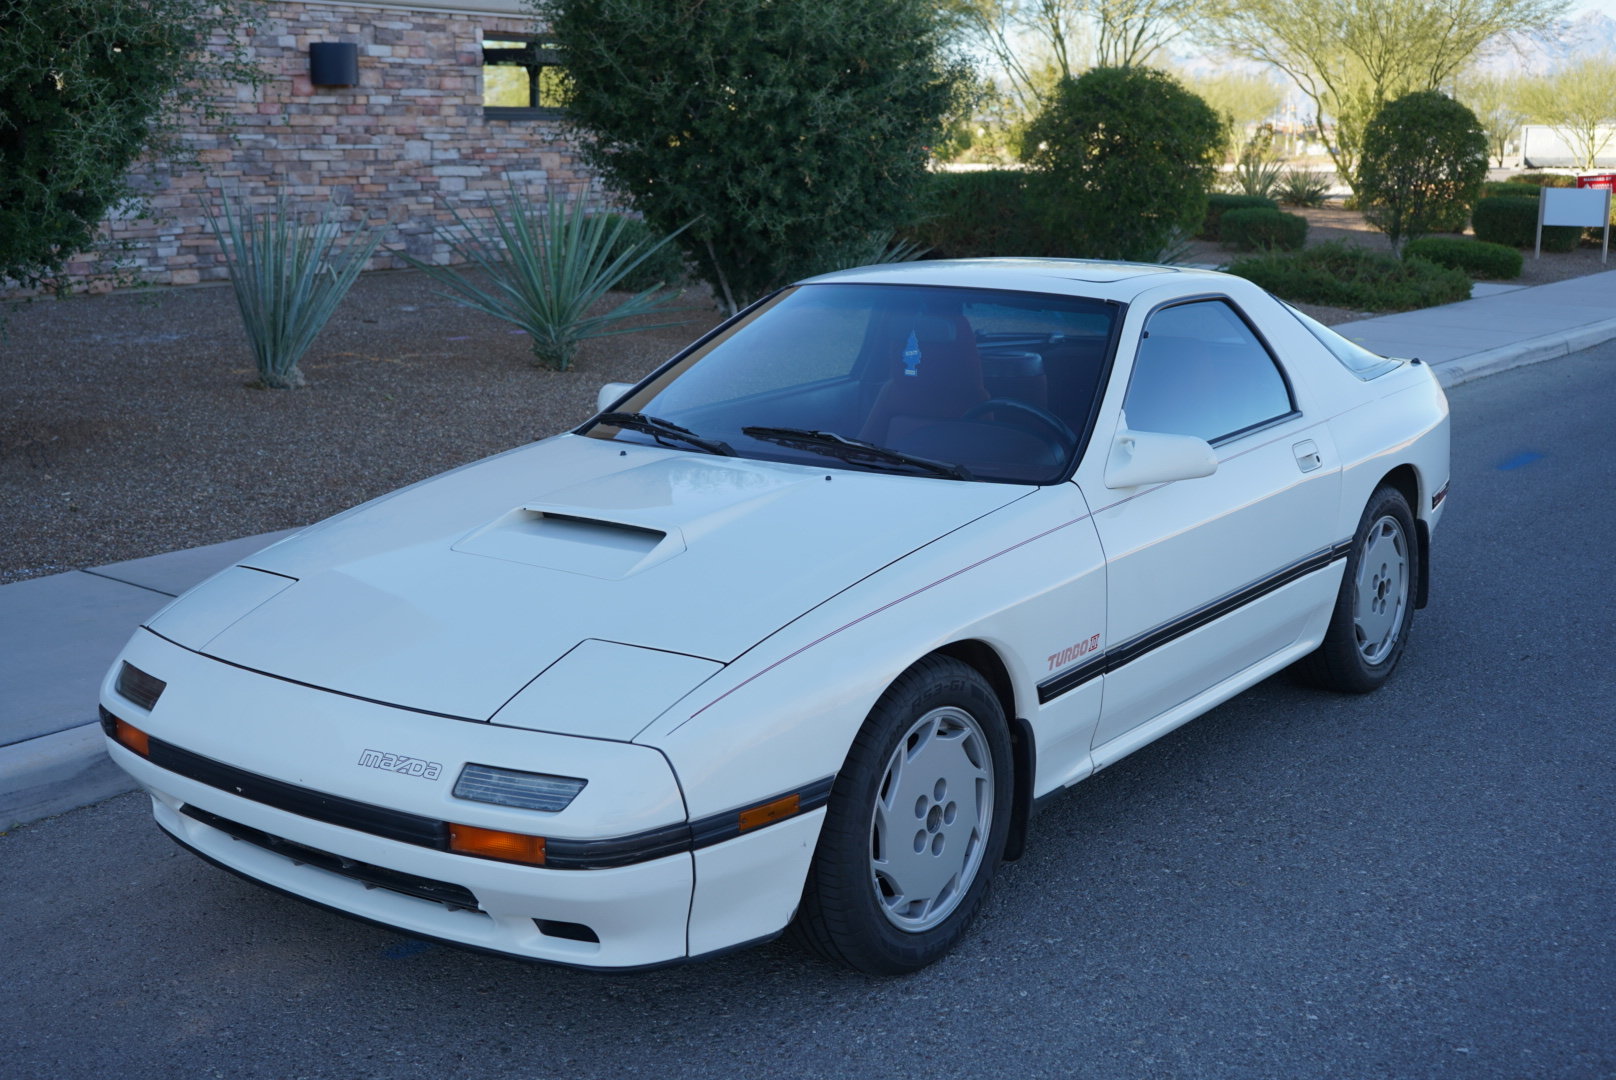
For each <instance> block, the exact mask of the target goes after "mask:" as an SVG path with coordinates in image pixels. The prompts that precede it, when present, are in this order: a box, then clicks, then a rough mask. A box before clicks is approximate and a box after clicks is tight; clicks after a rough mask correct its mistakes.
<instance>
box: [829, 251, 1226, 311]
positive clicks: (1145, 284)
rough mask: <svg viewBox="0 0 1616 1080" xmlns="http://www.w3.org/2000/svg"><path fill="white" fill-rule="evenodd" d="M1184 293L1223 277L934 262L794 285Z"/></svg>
mask: <svg viewBox="0 0 1616 1080" xmlns="http://www.w3.org/2000/svg"><path fill="white" fill-rule="evenodd" d="M1167 275H1178V276H1179V280H1177V281H1175V282H1174V283H1175V284H1181V285H1182V286H1183V287H1184V288H1185V289H1186V290H1187V291H1196V290H1197V289H1219V288H1224V287H1226V283H1227V280H1228V278H1227V275H1224V274H1219V273H1217V272H1215V271H1210V270H1193V269H1189V268H1185V267H1178V266H1154V265H1151V264H1149V263H1130V262H1104V261H1101V260H1097V259H1032V258H992V259H935V260H920V261H916V262H901V263H883V264H881V265H879V266H860V267H856V268H854V269H852V270H839V271H837V272H835V273H831V274H821V275H820V276H818V277H813V278H808V279H807V280H806V281H803V282H799V284H805V285H806V284H815V285H817V284H823V283H826V282H839V283H858V284H872V285H948V286H954V287H956V288H961V287H969V288H978V289H1011V290H1014V291H1016V292H1039V293H1057V294H1064V295H1070V296H1086V297H1093V298H1095V299H1099V300H1117V301H1121V302H1127V301H1129V300H1132V299H1134V298H1135V297H1136V296H1138V295H1139V294H1140V293H1142V292H1144V291H1146V290H1148V289H1154V288H1156V287H1158V286H1160V285H1163V284H1166V283H1167V281H1168V280H1169V278H1168V277H1167Z"/></svg>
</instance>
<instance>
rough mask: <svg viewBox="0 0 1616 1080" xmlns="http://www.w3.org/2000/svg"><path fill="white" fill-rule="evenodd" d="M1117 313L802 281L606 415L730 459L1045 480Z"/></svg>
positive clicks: (636, 433) (1078, 430) (1098, 305)
mask: <svg viewBox="0 0 1616 1080" xmlns="http://www.w3.org/2000/svg"><path fill="white" fill-rule="evenodd" d="M1118 310H1119V309H1118V308H1117V307H1116V306H1115V305H1113V304H1109V303H1105V302H1102V301H1098V300H1087V299H1082V298H1077V297H1067V296H1048V295H1043V294H1037V293H1019V292H1002V291H997V290H986V289H962V288H943V287H934V286H917V285H869V284H836V283H829V284H823V285H801V286H797V287H796V288H793V289H789V290H787V291H785V292H783V293H781V294H779V295H778V296H775V297H773V298H771V299H770V300H769V301H768V302H767V303H765V304H763V305H762V306H761V307H760V308H758V309H757V310H755V311H753V312H751V313H749V314H748V315H747V316H746V317H744V318H742V319H740V320H738V321H737V322H735V323H734V324H732V325H731V326H729V327H726V328H725V329H724V330H723V331H721V332H720V333H719V334H718V335H716V336H715V337H714V338H713V339H712V340H710V341H708V342H706V343H704V344H703V345H701V346H700V347H698V348H696V349H694V350H692V351H691V352H690V353H689V354H688V355H686V356H684V357H682V358H681V359H680V361H679V362H678V363H677V364H675V365H673V366H672V367H671V368H669V369H668V370H667V371H665V372H663V373H662V374H661V375H660V376H659V377H657V378H656V379H655V380H653V381H652V382H651V383H650V384H648V385H647V386H645V387H643V388H641V389H640V390H639V391H638V392H636V393H635V394H633V395H632V396H630V397H629V398H628V399H627V400H626V401H624V402H622V403H621V404H619V405H618V406H617V411H618V412H619V413H639V414H641V415H642V416H646V417H654V418H655V419H656V420H658V421H668V422H671V423H673V424H677V425H679V426H680V427H682V428H685V429H687V430H688V431H689V432H693V433H696V434H698V435H699V436H700V437H701V438H703V439H706V440H716V441H720V442H722V443H725V444H727V446H728V447H730V448H733V450H734V452H735V453H736V454H738V455H740V456H742V457H753V458H764V459H768V460H772V461H792V462H802V463H805V464H810V463H811V464H813V465H815V466H818V467H833V468H851V469H860V470H872V469H873V470H880V471H886V472H900V473H907V474H913V475H929V476H939V475H955V476H958V477H961V478H964V477H969V478H970V479H975V480H991V481H998V482H1002V483H1035V484H1036V483H1052V482H1055V481H1058V480H1061V479H1064V477H1065V474H1066V471H1067V469H1068V467H1069V463H1070V459H1071V457H1072V455H1073V453H1074V452H1075V451H1076V450H1077V448H1078V443H1079V441H1080V439H1081V437H1082V434H1083V432H1084V430H1085V429H1086V428H1087V426H1088V424H1089V417H1090V412H1091V409H1092V406H1093V403H1094V395H1095V392H1096V388H1097V387H1098V385H1099V382H1100V376H1101V373H1102V371H1103V370H1104V368H1105V364H1106V359H1107V354H1108V351H1109V346H1110V341H1111V328H1112V323H1113V320H1114V319H1115V318H1116V316H1117V312H1118ZM646 428H647V425H646V424H645V423H638V424H636V425H635V426H629V425H628V424H627V423H625V424H624V426H621V427H617V426H613V425H611V424H608V423H597V424H595V425H594V426H593V427H591V428H590V429H589V430H588V432H587V434H589V435H590V436H593V437H595V438H605V439H623V440H627V441H633V442H655V441H657V439H656V436H655V435H654V434H652V433H650V432H648V431H647V430H646ZM815 433H825V434H828V435H831V436H835V438H826V437H823V436H821V437H818V438H811V437H809V436H812V435H814V434H815ZM849 444H869V445H870V446H873V447H878V448H881V449H882V450H885V451H892V453H871V452H867V451H866V452H861V451H860V448H859V447H858V446H856V445H849ZM665 445H670V446H675V447H677V448H680V449H689V448H691V447H689V446H688V445H687V444H684V443H680V442H677V441H672V440H669V441H666V442H665ZM906 458H907V459H919V460H917V461H907V460H905V459H906ZM939 464H942V465H946V466H950V467H952V468H949V469H940V468H938V465H939Z"/></svg>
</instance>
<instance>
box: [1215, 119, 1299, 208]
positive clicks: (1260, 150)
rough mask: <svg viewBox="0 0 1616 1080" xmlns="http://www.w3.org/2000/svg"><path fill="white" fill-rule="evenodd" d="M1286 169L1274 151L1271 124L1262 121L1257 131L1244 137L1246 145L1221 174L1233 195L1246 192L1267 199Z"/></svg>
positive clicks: (1271, 195) (1272, 193)
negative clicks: (1248, 137)
mask: <svg viewBox="0 0 1616 1080" xmlns="http://www.w3.org/2000/svg"><path fill="white" fill-rule="evenodd" d="M1284 171H1285V163H1284V162H1283V161H1281V160H1280V159H1279V156H1278V155H1277V154H1275V153H1274V128H1273V125H1271V124H1263V125H1262V126H1261V127H1259V128H1258V129H1257V132H1256V134H1254V135H1252V137H1251V138H1250V139H1249V140H1247V142H1246V145H1245V146H1243V147H1241V148H1240V156H1239V157H1238V158H1236V159H1235V163H1234V169H1233V170H1232V171H1230V172H1227V173H1225V174H1223V175H1222V177H1220V179H1221V180H1222V182H1223V184H1224V186H1225V187H1227V188H1228V189H1229V191H1230V192H1231V193H1233V194H1235V195H1247V196H1252V197H1255V198H1259V199H1270V198H1273V196H1274V188H1275V187H1276V186H1277V185H1278V184H1279V177H1280V174H1281V173H1282V172H1284Z"/></svg>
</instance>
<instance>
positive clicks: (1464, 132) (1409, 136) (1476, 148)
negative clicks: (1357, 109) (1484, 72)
mask: <svg viewBox="0 0 1616 1080" xmlns="http://www.w3.org/2000/svg"><path fill="white" fill-rule="evenodd" d="M1486 177H1487V134H1486V132H1485V131H1483V130H1482V127H1481V123H1480V122H1479V121H1478V120H1477V119H1476V114H1475V113H1473V112H1471V111H1470V110H1469V109H1467V108H1465V107H1464V106H1463V105H1461V104H1459V103H1458V102H1457V101H1454V100H1453V99H1452V98H1450V97H1448V96H1447V95H1446V94H1442V93H1439V92H1437V91H1435V90H1422V91H1419V92H1417V93H1413V94H1404V95H1403V96H1402V97H1400V98H1398V99H1397V100H1395V101H1391V102H1388V103H1387V104H1386V105H1385V106H1384V107H1382V108H1381V110H1380V111H1379V112H1378V113H1376V114H1375V117H1374V119H1373V120H1371V121H1369V124H1368V125H1367V126H1366V127H1365V128H1364V134H1363V147H1362V151H1361V153H1360V156H1359V159H1358V184H1357V192H1358V195H1359V196H1360V198H1361V199H1362V201H1363V203H1364V217H1365V218H1366V219H1368V221H1369V223H1370V224H1371V225H1374V226H1375V227H1376V228H1378V229H1380V231H1381V232H1384V233H1385V234H1386V236H1387V238H1388V239H1390V240H1391V242H1392V246H1393V247H1396V246H1398V245H1399V244H1401V243H1402V242H1403V241H1404V240H1405V239H1411V238H1413V237H1416V236H1423V235H1425V234H1426V233H1429V232H1456V231H1459V230H1461V229H1463V228H1464V219H1465V214H1466V212H1467V210H1468V208H1469V206H1470V204H1471V203H1473V202H1475V201H1476V198H1477V196H1478V195H1479V194H1480V191H1481V185H1482V182H1483V181H1484V180H1485V179H1486Z"/></svg>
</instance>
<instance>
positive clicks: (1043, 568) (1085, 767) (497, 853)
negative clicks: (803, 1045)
mask: <svg viewBox="0 0 1616 1080" xmlns="http://www.w3.org/2000/svg"><path fill="white" fill-rule="evenodd" d="M602 406H603V407H604V408H607V410H608V411H606V412H603V413H602V414H600V415H598V416H596V417H595V418H594V419H592V420H591V421H589V422H588V423H586V424H585V425H583V426H582V427H581V428H579V429H578V430H576V431H573V432H570V433H568V434H564V435H559V436H556V437H555V438H551V439H546V440H544V441H542V442H538V443H534V444H531V445H528V446H523V447H520V448H518V449H515V450H512V451H510V452H508V453H505V454H501V455H498V456H496V457H493V458H490V459H488V460H485V461H481V462H477V463H476V464H473V465H468V466H465V467H463V468H460V469H457V470H455V471H453V472H449V473H446V474H444V475H442V476H439V477H436V478H434V479H431V480H427V481H425V482H422V483H419V484H416V485H414V486H412V487H408V488H405V489H403V490H402V491H398V492H395V493H393V494H391V495H388V496H386V497H384V498H381V499H378V500H376V501H374V502H371V503H368V504H366V505H364V506H361V507H358V508H356V509H354V510H350V511H348V512H346V513H344V514H339V515H338V516H337V517H334V518H332V519H330V520H328V521H325V522H322V523H320V524H318V525H315V526H313V527H311V528H308V529H306V530H304V531H302V532H300V533H298V534H297V535H295V536H293V537H291V538H289V539H286V540H284V541H282V542H280V543H278V544H275V545H274V546H272V547H270V548H267V549H266V550H264V551H262V552H260V553H258V554H257V555H255V556H253V557H252V558H249V559H246V560H243V561H242V562H241V563H240V564H239V565H237V566H234V567H231V568H230V569H228V570H225V571H224V572H222V573H220V574H219V575H217V576H215V577H214V578H212V579H210V580H209V581H207V582H205V583H204V584H202V585H201V586H199V587H197V588H196V589H194V590H192V591H191V592H189V593H187V594H186V595H185V596H183V597H181V598H180V599H178V600H176V601H175V602H174V603H173V604H171V605H170V606H169V607H167V608H166V609H165V610H163V611H162V612H160V613H159V614H158V615H157V616H155V617H154V618H153V619H151V620H150V622H149V623H147V624H146V625H145V626H143V627H141V628H140V630H138V631H137V632H136V634H135V636H134V638H133V639H132V640H131V641H130V642H129V645H128V647H127V648H126V649H125V650H124V652H123V653H122V655H121V656H120V657H119V658H118V659H117V661H116V662H115V663H114V664H113V667H112V670H111V671H110V672H109V673H108V676H107V679H106V682H105V684H104V686H103V688H102V692H101V704H102V718H103V722H104V724H105V728H106V732H107V735H108V738H109V744H108V745H109V750H110V753H111V754H112V756H113V758H114V759H115V760H116V761H117V762H118V763H119V764H120V765H121V766H122V767H123V768H125V769H127V770H128V771H129V772H130V773H131V774H133V775H134V777H135V778H136V779H137V780H138V781H139V782H140V783H141V784H142V785H143V786H144V787H145V788H146V789H147V790H148V791H149V792H150V793H151V796H152V801H153V807H154V810H155V813H156V816H157V820H158V822H159V823H160V824H161V826H162V827H163V829H165V830H166V831H167V832H168V833H169V834H170V835H171V836H173V837H174V838H175V839H176V840H178V841H179V842H180V843H181V844H183V845H185V846H186V847H187V848H189V849H191V850H192V851H194V852H196V853H197V854H199V855H201V856H202V857H203V858H205V859H208V860H209V861H211V862H214V863H216V864H217V865H219V866H221V867H224V868H225V869H228V870H231V871H234V872H236V873H238V874H241V875H243V876H245V877H247V878H250V879H252V880H254V881H256V882H259V883H262V884H264V885H268V886H270V887H272V888H275V889H278V890H281V891H283V892H286V893H289V894H291V895H294V896H298V897H301V898H303V899H306V900H310V901H313V902H314V903H316V904H320V905H322V906H325V907H327V908H331V909H333V910H336V911H339V912H344V913H347V914H350V915H355V916H358V917H360V918H364V919H368V920H371V921H374V922H377V923H381V924H385V925H387V926H391V927H396V928H398V929H400V930H403V931H406V932H408V933H410V934H415V935H419V936H421V937H428V938H434V939H439V940H442V941H446V942H451V943H455V944H458V945H463V946H468V947H472V948H478V949H486V950H492V951H495V952H499V953H503V954H509V955H514V956H518V957H525V958H530V959H536V960H546V961H552V962H556V963H563V964H573V965H581V966H587V967H593V968H612V969H624V968H635V967H645V966H651V965H660V964H666V963H670V962H674V961H679V960H684V959H687V958H694V957H702V956H711V955H713V954H715V953H719V952H722V951H724V950H728V949H733V948H735V947H738V946H742V945H747V944H749V943H753V942H758V941H763V940H766V939H769V938H772V937H774V936H776V935H778V934H779V933H780V932H781V931H782V930H784V929H785V928H786V927H787V926H788V925H794V926H795V928H796V930H797V932H798V934H799V936H800V937H801V938H802V939H803V940H804V941H806V942H807V943H808V944H809V945H810V946H811V947H813V948H815V949H817V950H819V951H820V952H822V953H823V954H825V955H827V956H828V957H831V958H832V959H835V960H838V961H841V962H843V963H846V964H849V965H851V966H853V967H855V968H859V969H862V970H865V971H870V972H889V973H892V972H902V971H908V970H912V969H915V968H918V967H921V966H922V965H925V964H927V963H930V962H931V961H933V960H935V959H937V958H938V957H939V956H941V955H942V954H943V953H945V952H946V951H947V950H948V949H949V948H950V947H951V946H952V945H954V943H956V942H957V941H958V940H959V939H960V937H961V936H962V934H963V933H964V932H965V930H966V928H967V925H968V924H969V922H970V920H971V918H972V916H973V915H974V914H975V912H976V911H977V909H978V908H979V907H980V906H981V902H982V898H983V896H984V893H985V891H986V889H987V886H988V882H989V879H990V878H991V877H992V876H993V873H994V870H995V868H996V867H997V866H998V864H999V863H1000V861H1001V860H1005V859H1014V858H1015V857H1016V856H1017V855H1018V854H1019V853H1020V851H1021V848H1022V843H1023V838H1024V837H1025V835H1026V832H1027V822H1028V817H1029V814H1030V813H1031V811H1032V809H1033V806H1034V804H1035V803H1036V802H1037V800H1039V799H1041V798H1043V797H1044V796H1047V795H1051V794H1053V793H1055V792H1058V791H1059V790H1060V789H1062V788H1064V787H1069V786H1070V785H1072V784H1075V783H1077V782H1078V781H1080V780H1082V779H1084V778H1085V777H1087V776H1090V775H1091V774H1093V773H1094V772H1095V771H1096V770H1097V769H1101V768H1103V767H1105V766H1106V765H1109V764H1111V763H1112V762H1114V761H1117V760H1118V759H1119V758H1121V757H1123V756H1124V755H1125V754H1128V753H1129V752H1131V751H1133V750H1136V749H1138V748H1139V747H1141V746H1143V745H1145V744H1146V743H1148V742H1150V741H1151V740H1153V739H1155V738H1158V737H1159V736H1161V735H1163V734H1165V733H1166V732H1169V731H1171V730H1173V729H1174V728H1176V727H1178V726H1179V725H1180V724H1182V723H1184V722H1185V721H1187V720H1189V719H1191V718H1193V717H1195V716H1197V715H1198V714H1200V713H1203V712H1205V711H1206V710H1208V709H1210V708H1212V707H1213V706H1215V705H1217V704H1218V703H1219V702H1222V701H1224V700H1226V699H1227V698H1229V697H1231V696H1232V695H1234V694H1236V693H1238V692H1239V691H1241V690H1242V689H1244V688H1246V687H1248V686H1250V685H1252V684H1253V683H1255V682H1257V681H1258V680H1260V679H1263V678H1264V677H1266V676H1268V675H1270V674H1272V673H1274V672H1276V671H1278V670H1280V669H1281V668H1284V667H1286V666H1287V665H1290V664H1293V663H1295V662H1297V661H1301V662H1302V665H1303V667H1304V669H1305V670H1306V671H1307V672H1309V673H1311V675H1312V676H1313V677H1315V678H1316V679H1317V680H1318V681H1320V682H1322V683H1323V684H1325V685H1327V686H1330V687H1334V688H1336V689H1340V690H1347V691H1358V692H1362V691H1367V690H1372V689H1374V688H1375V687H1376V686H1378V685H1379V684H1380V683H1381V682H1383V681H1384V680H1385V679H1386V678H1387V677H1388V676H1389V675H1390V674H1391V672H1392V669H1393V668H1395V667H1396V665H1397V662H1398V657H1399V656H1400V655H1401V654H1402V651H1403V649H1404V645H1405V643H1406V641H1407V639H1408V632H1409V624H1410V620H1411V619H1412V617H1413V613H1414V610H1415V609H1416V608H1418V607H1420V606H1422V605H1423V603H1424V602H1425V594H1426V582H1427V562H1428V553H1429V550H1430V539H1431V531H1432V529H1433V528H1434V527H1435V525H1436V523H1437V520H1438V518H1439V516H1440V514H1441V509H1442V502H1443V497H1444V495H1445V494H1446V492H1447V484H1448V413H1447V404H1446V400H1445V399H1444V397H1443V394H1442V391H1441V389H1440V388H1439V386H1438V384H1437V381H1436V379H1435V378H1434V377H1433V375H1432V373H1431V371H1430V369H1429V368H1428V367H1427V366H1425V365H1422V364H1420V363H1419V362H1418V361H1402V360H1390V359H1386V358H1383V357H1379V356H1375V355H1373V354H1370V353H1368V352H1365V351H1364V350H1362V349H1360V348H1358V347H1357V346H1355V345H1353V344H1351V343H1350V342H1348V341H1346V340H1345V339H1343V338H1341V337H1339V336H1338V335H1336V334H1335V333H1333V332H1332V331H1330V330H1328V329H1326V328H1324V327H1322V326H1320V325H1318V324H1317V323H1314V322H1312V321H1311V320H1309V319H1308V318H1306V317H1305V316H1303V315H1301V314H1300V313H1298V312H1296V311H1294V310H1292V309H1291V308H1289V307H1287V306H1285V305H1284V304H1282V303H1280V302H1279V301H1277V300H1275V299H1274V298H1273V297H1271V296H1269V295H1268V294H1267V293H1265V292H1263V291H1262V290H1261V289H1258V288H1257V287H1256V286H1254V285H1251V284H1250V283H1248V282H1246V281H1243V280H1241V279H1239V278H1234V277H1227V276H1224V275H1221V274H1215V273H1208V272H1199V271H1186V270H1180V269H1174V268H1165V267H1152V266H1137V265H1124V264H1111V263H1098V262H1083V261H1065V260H1031V259H1000V260H984V261H961V262H929V263H910V264H905V265H898V266H888V267H875V268H867V269H861V270H853V271H847V272H844V273H839V274H832V275H828V276H825V277H819V278H815V279H812V280H810V281H805V282H803V283H801V284H799V285H796V286H793V287H791V288H788V289H785V290H782V291H781V292H778V293H776V294H774V295H772V296H770V297H768V298H767V299H765V300H763V301H761V302H759V303H758V304H756V305H754V306H753V307H751V308H749V309H748V310H746V311H744V312H742V313H741V314H740V315H739V316H737V317H736V318H734V319H732V320H730V321H729V322H727V323H725V324H724V325H723V326H721V327H719V328H718V329H717V330H715V331H713V332H712V333H711V334H708V335H707V336H706V337H704V338H702V339H701V340H700V341H698V342H696V343H695V344H694V345H693V346H691V347H690V348H689V349H687V350H686V351H684V352H683V353H681V354H679V355H678V356H676V357H674V358H673V359H672V360H670V361H669V362H668V363H666V364H665V365H663V366H662V367H661V368H660V369H658V370H657V371H656V372H655V373H654V374H653V375H651V376H650V377H649V378H647V379H645V380H644V381H643V382H641V383H640V384H639V385H637V386H627V385H618V386H610V387H607V388H606V389H605V390H603V391H602Z"/></svg>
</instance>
